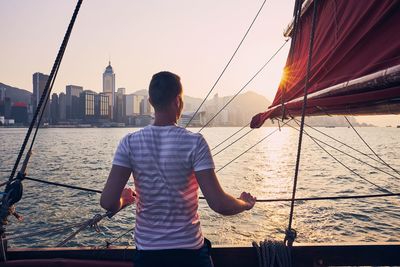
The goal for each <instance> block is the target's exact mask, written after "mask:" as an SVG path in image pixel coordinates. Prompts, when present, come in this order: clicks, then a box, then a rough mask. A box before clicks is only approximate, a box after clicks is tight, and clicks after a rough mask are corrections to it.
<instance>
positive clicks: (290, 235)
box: [283, 229, 297, 247]
mask: <svg viewBox="0 0 400 267" xmlns="http://www.w3.org/2000/svg"><path fill="white" fill-rule="evenodd" d="M296 237H297V232H296V230H294V229H286V230H285V239H284V241H283V242H284V243H285V245H286V246H288V247H291V246H292V245H293V242H294V240H295V239H296Z"/></svg>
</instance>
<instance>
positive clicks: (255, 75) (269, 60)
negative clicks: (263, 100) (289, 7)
mask: <svg viewBox="0 0 400 267" xmlns="http://www.w3.org/2000/svg"><path fill="white" fill-rule="evenodd" d="M288 41H289V39H286V40H285V42H284V43H283V44H282V45H281V47H279V49H278V50H277V51H276V52H275V53H274V54H273V55H272V56H271V57H270V58H269V59H268V61H267V62H266V63H265V64H264V65H263V66H262V67H261V68H260V69H259V70H258V71H257V72H256V74H254V75H253V77H251V79H250V80H249V81H248V82H247V83H246V84H245V85H244V86H243V87H242V88H241V89H240V90H239V91H238V92H236V94H235V95H234V96H233V97H232V98H231V99H229V101H228V102H227V103H226V104H225V105H224V106H223V107H222V108H221V109H220V110H219V111H218V112H217V113H216V114H215V115H214V116H213V117H212V118H211V119H209V120H208V121H207V123H206V124H205V125H204V126H203V127H201V128H200V130H199V131H198V132H201V131H202V130H203V129H204V128H205V127H207V126H208V125H209V124H210V122H211V121H213V120H214V119H215V118H216V117H217V116H218V115H219V114H220V113H221V112H222V111H223V110H224V108H226V107H227V106H228V105H229V104H230V103H231V102H232V101H233V100H234V99H235V98H236V97H237V96H238V95H239V94H240V93H241V92H242V91H243V90H244V89H245V88H246V87H247V86H248V85H249V84H250V83H251V82H252V81H253V80H254V79H255V78H256V77H257V76H258V74H260V72H261V71H263V70H264V68H265V67H266V66H267V65H268V63H269V62H271V60H272V59H273V58H274V57H275V56H276V55H277V54H278V53H279V52H280V51H281V50H282V48H283V47H284V46H285V45H286V44H287V42H288Z"/></svg>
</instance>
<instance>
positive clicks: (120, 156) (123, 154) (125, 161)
mask: <svg viewBox="0 0 400 267" xmlns="http://www.w3.org/2000/svg"><path fill="white" fill-rule="evenodd" d="M130 154H131V151H130V148H129V135H126V136H125V137H124V138H122V139H121V141H120V142H119V144H118V147H117V150H116V151H115V154H114V159H113V162H112V164H113V165H118V166H122V167H126V168H130V169H132V166H131V163H130Z"/></svg>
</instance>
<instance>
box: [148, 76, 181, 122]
mask: <svg viewBox="0 0 400 267" xmlns="http://www.w3.org/2000/svg"><path fill="white" fill-rule="evenodd" d="M182 93H183V91H182V84H181V78H180V77H179V76H178V75H176V74H174V73H172V72H168V71H162V72H159V73H156V74H154V75H153V78H152V79H151V81H150V85H149V96H150V103H151V105H152V106H153V107H154V109H155V111H158V112H159V111H168V110H170V109H171V108H176V109H177V111H178V112H179V115H180V113H181V112H182V108H183V102H182Z"/></svg>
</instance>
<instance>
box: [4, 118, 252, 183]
mask: <svg viewBox="0 0 400 267" xmlns="http://www.w3.org/2000/svg"><path fill="white" fill-rule="evenodd" d="M249 125H250V123H248V124H246V125H245V126H243V127H242V128H240V129H239V130H237V131H236V132H234V133H233V134H232V135H230V136H229V137H228V138H225V140H223V141H222V142H220V143H219V144H218V145H216V146H214V147H213V148H211V149H210V151H213V150H214V149H216V148H217V147H219V146H220V145H222V144H223V143H225V142H226V141H228V140H229V139H231V138H232V137H233V136H235V135H236V134H237V133H239V132H241V131H242V130H243V129H244V128H246V127H247V126H249ZM0 186H1V185H0Z"/></svg>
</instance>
